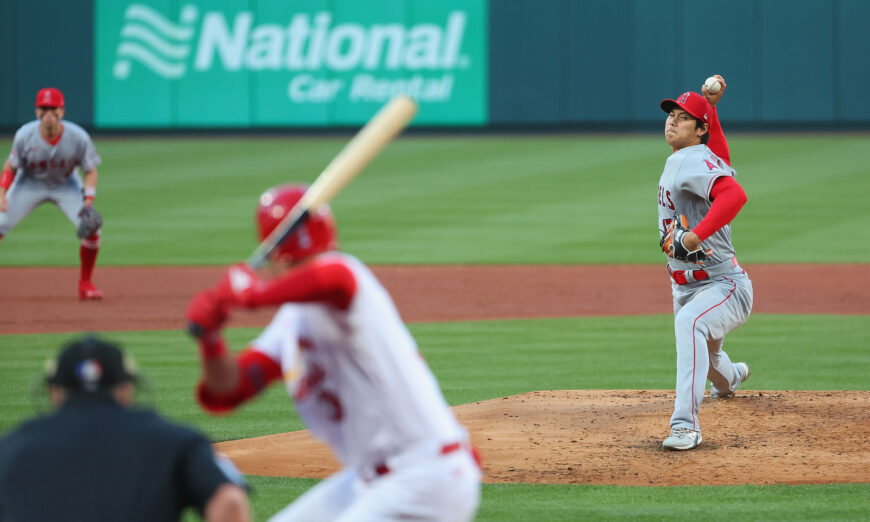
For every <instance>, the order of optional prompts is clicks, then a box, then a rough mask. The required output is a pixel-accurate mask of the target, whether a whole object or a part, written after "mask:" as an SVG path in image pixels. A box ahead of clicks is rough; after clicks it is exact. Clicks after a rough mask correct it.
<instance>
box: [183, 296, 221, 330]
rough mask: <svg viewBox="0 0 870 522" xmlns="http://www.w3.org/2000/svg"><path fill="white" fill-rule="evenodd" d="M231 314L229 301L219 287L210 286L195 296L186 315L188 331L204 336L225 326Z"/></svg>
mask: <svg viewBox="0 0 870 522" xmlns="http://www.w3.org/2000/svg"><path fill="white" fill-rule="evenodd" d="M229 315H230V305H229V303H227V302H226V301H225V299H223V298H222V297H221V295H220V294H219V292H218V291H217V289H215V288H209V289H207V290H203V291H201V292H199V293H198V294H196V295H195V296H193V299H191V301H190V304H189V305H188V306H187V312H186V313H185V314H184V317H185V318H186V319H187V321H188V324H187V331H188V333H190V334H191V335H193V336H194V337H203V336H206V335H211V334H213V333H215V332H217V331H219V330H220V329H221V328H223V325H224V323H226V321H227V318H228V317H229Z"/></svg>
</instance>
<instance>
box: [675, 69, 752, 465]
mask: <svg viewBox="0 0 870 522" xmlns="http://www.w3.org/2000/svg"><path fill="white" fill-rule="evenodd" d="M716 78H717V79H718V80H719V82H720V83H721V85H722V89H721V90H720V91H718V92H717V93H715V94H713V93H710V92H708V91H707V88H706V87H703V88H702V92H703V93H704V95H703V96H702V95H700V94H698V93H695V92H687V93H684V94H682V95H681V96H680V97H679V98H677V99H676V100H664V101H662V102H661V108H662V110H663V111H665V112H666V113H668V117H667V120H666V123H665V140H666V141H667V142H668V145H670V146H671V147H672V149H673V154H671V156H670V157H669V158H668V160H667V162H666V163H665V169H664V172H662V176H661V180H660V181H659V200H658V203H659V205H658V209H659V210H658V217H659V228H660V231H661V234H662V238H661V243H660V244H661V247H662V249H663V251H664V252H665V253H666V254H667V255H668V257H669V258H670V259H669V261H668V272H669V273H670V275H671V279H672V281H671V288H672V291H673V296H674V332H675V334H676V341H677V384H676V392H677V398H676V401H675V403H674V414H673V416H672V417H671V434H670V436H669V437H668V438H667V439H665V441H664V443H663V446H664V447H665V448H668V449H675V450H687V449H692V448H694V447H696V446H698V444H700V443H701V426H700V424H699V422H698V409H699V407H700V405H701V401H702V400H704V388H705V387H706V385H707V379H709V380H710V382H711V386H710V396H711V397H713V398H719V397H727V396H730V395H731V394H733V393H734V391H735V390H736V389H737V387H738V386H739V385H740V383H741V382H743V381H745V380H746V379H747V378H748V377H749V366H747V365H746V363H743V362H738V363H732V362H731V359H730V358H729V357H728V354H727V353H725V351H724V350H722V343H723V341H724V339H725V335H726V334H727V333H728V332H731V331H732V330H734V329H735V328H737V327H738V326H740V325H741V324H743V323H744V322H745V321H746V319H747V318H748V317H749V312H750V310H751V309H752V282H751V281H750V280H749V276H748V275H747V274H746V272H745V271H744V270H743V269H742V268H740V265H739V264H738V263H737V258H736V257H735V256H736V254H735V251H734V245H732V244H731V226H730V225H729V223H730V222H731V221H732V220H733V219H734V217H735V216H736V215H737V213H738V212H739V211H740V209H741V208H742V207H743V205H744V204H745V203H746V193H745V192H744V191H743V188H742V187H741V186H740V185H739V184H738V183H737V181H736V180H735V179H734V176H735V175H736V172H735V170H734V169H733V168H731V165H730V163H731V161H730V156H729V151H728V143H727V141H726V140H725V134H724V132H723V131H722V127H721V125H720V124H719V118H718V116H717V114H716V109H715V105H716V103H717V102H718V101H719V100H720V99H721V97H722V94H723V93H724V91H725V81H724V79H723V78H722V77H721V76H716ZM691 223H694V224H696V226H695V228H694V230H692V229H690V228H689V224H691ZM702 241H703V242H704V244H705V245H704V246H705V247H709V248H702V246H701V242H702Z"/></svg>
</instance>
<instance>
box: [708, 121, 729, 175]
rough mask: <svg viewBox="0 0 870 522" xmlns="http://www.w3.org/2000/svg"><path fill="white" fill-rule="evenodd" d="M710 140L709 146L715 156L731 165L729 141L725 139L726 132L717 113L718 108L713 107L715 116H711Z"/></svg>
mask: <svg viewBox="0 0 870 522" xmlns="http://www.w3.org/2000/svg"><path fill="white" fill-rule="evenodd" d="M708 132H709V134H710V140H709V141H708V142H707V146H708V147H710V150H712V151H713V154H715V155H717V156H719V157H720V158H722V159H723V160H725V163H727V164H729V165H731V153H730V152H729V151H728V141H727V140H726V139H725V131H723V130H722V124H720V123H719V115H718V114H717V113H716V107H713V114H712V115H711V116H710V129H709V130H708Z"/></svg>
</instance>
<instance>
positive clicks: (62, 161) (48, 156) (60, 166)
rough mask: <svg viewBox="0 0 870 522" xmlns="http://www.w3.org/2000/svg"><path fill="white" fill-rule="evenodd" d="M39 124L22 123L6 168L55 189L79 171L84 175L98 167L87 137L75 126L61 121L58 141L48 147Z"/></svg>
mask: <svg viewBox="0 0 870 522" xmlns="http://www.w3.org/2000/svg"><path fill="white" fill-rule="evenodd" d="M39 123H40V122H39V120H34V121H31V122H29V123H25V124H24V125H22V126H21V128H20V129H18V132H16V133H15V139H14V141H13V142H12V152H11V153H10V154H9V165H10V166H11V167H12V168H13V169H16V170H17V171H18V176H16V177H20V176H26V177H29V178H31V179H33V180H36V181H39V182H42V183H45V184H46V185H49V186H59V185H61V184H63V183H65V182H66V178H67V177H69V175H70V174H72V172H73V171H74V170H75V168H76V167H81V169H82V172H83V173H84V172H88V171H90V170H92V169H94V168H96V167H97V165H99V164H100V161H101V160H100V156H99V155H98V154H97V149H96V147H94V142H93V141H91V137H90V136H89V135H88V133H87V132H86V131H85V130H84V129H82V128H81V127H79V126H78V125H76V124H75V123H72V122H69V121H65V122H64V123H63V134H62V135H61V137H60V140H59V141H58V142H57V143H56V144H54V145H52V144H50V143H48V142H47V141H45V138H43V137H42V134H40V132H39Z"/></svg>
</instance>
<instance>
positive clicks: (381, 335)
mask: <svg viewBox="0 0 870 522" xmlns="http://www.w3.org/2000/svg"><path fill="white" fill-rule="evenodd" d="M317 263H321V264H329V263H340V264H343V265H344V266H345V267H347V269H349V271H350V273H351V274H352V277H353V279H354V281H355V290H354V292H353V295H352V299H351V301H350V304H349V305H348V306H347V308H346V309H341V308H339V307H336V306H330V305H328V304H325V303H324V302H319V301H313V302H304V303H303V302H298V303H295V302H294V303H285V304H283V305H282V306H281V307H280V309H279V310H278V312H277V313H276V314H275V316H274V318H273V320H272V322H271V323H270V324H269V326H268V327H267V328H266V329H265V330H264V331H263V332H262V334H261V335H260V336H259V337H257V338H256V339H255V340H254V341H253V342H252V343H251V346H250V349H252V350H253V351H255V352H260V353H261V354H265V355H266V356H267V357H268V358H269V359H271V360H272V361H274V362H275V363H277V364H278V365H280V370H281V375H282V378H283V380H284V383H285V385H286V387H287V391H288V393H289V394H290V395H291V396H292V397H293V400H294V401H295V403H296V407H297V411H298V412H299V415H300V416H301V417H302V419H303V420H304V421H305V423H306V425H307V426H308V427H309V428H310V429H311V431H312V433H313V434H314V435H315V436H317V437H319V438H321V439H323V440H324V441H325V442H327V443H328V444H329V446H330V447H331V448H332V450H333V451H334V453H335V455H336V456H337V458H338V459H339V460H340V462H341V463H342V464H343V466H344V467H343V469H342V470H341V471H340V472H338V473H337V474H335V475H333V476H332V477H329V478H327V479H325V480H324V481H322V482H321V483H320V484H318V485H317V486H316V487H314V488H312V489H311V490H309V491H308V492H306V493H305V494H304V495H302V496H301V497H300V498H299V499H297V500H296V501H295V502H294V503H292V504H291V505H290V506H288V507H287V508H286V509H284V510H283V511H281V512H280V513H278V514H277V515H276V516H275V517H274V519H273V520H276V521H289V520H299V521H306V522H309V521H318V520H323V521H337V520H341V521H350V520H432V521H442V520H443V521H462V520H471V519H472V518H473V517H474V514H475V512H476V510H477V506H478V503H479V500H480V469H479V467H478V465H477V463H476V461H475V458H474V456H473V454H472V449H471V446H470V443H469V438H468V434H467V432H466V430H465V429H464V428H463V427H462V426H461V425H460V424H459V423H458V422H457V420H456V418H455V416H454V415H453V412H452V411H451V410H450V408H449V407H448V405H447V403H446V401H445V400H444V397H443V395H442V394H441V391H440V389H439V386H438V383H437V381H436V380H435V376H434V375H433V374H432V372H431V370H430V369H429V368H428V366H427V365H426V363H425V362H424V360H423V358H422V356H421V354H420V352H419V349H418V347H417V344H416V343H415V341H414V339H413V337H412V336H411V334H410V333H409V332H408V330H407V328H406V327H405V325H404V324H403V322H402V320H401V318H400V316H399V313H398V311H397V310H396V307H395V305H394V304H393V301H392V299H391V298H390V296H389V294H388V293H387V291H386V290H385V289H384V287H383V286H382V285H381V284H380V282H379V281H378V280H377V279H376V278H375V276H374V274H372V272H371V271H370V270H369V269H368V267H366V266H365V265H364V264H363V263H362V262H360V261H359V260H358V259H356V258H354V257H352V256H350V255H347V254H342V253H335V252H332V253H325V254H320V255H319V256H317V257H316V258H315V260H314V261H313V262H310V263H309V265H308V266H309V267H310V266H312V265H313V266H317ZM315 277H319V275H316V274H315Z"/></svg>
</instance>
